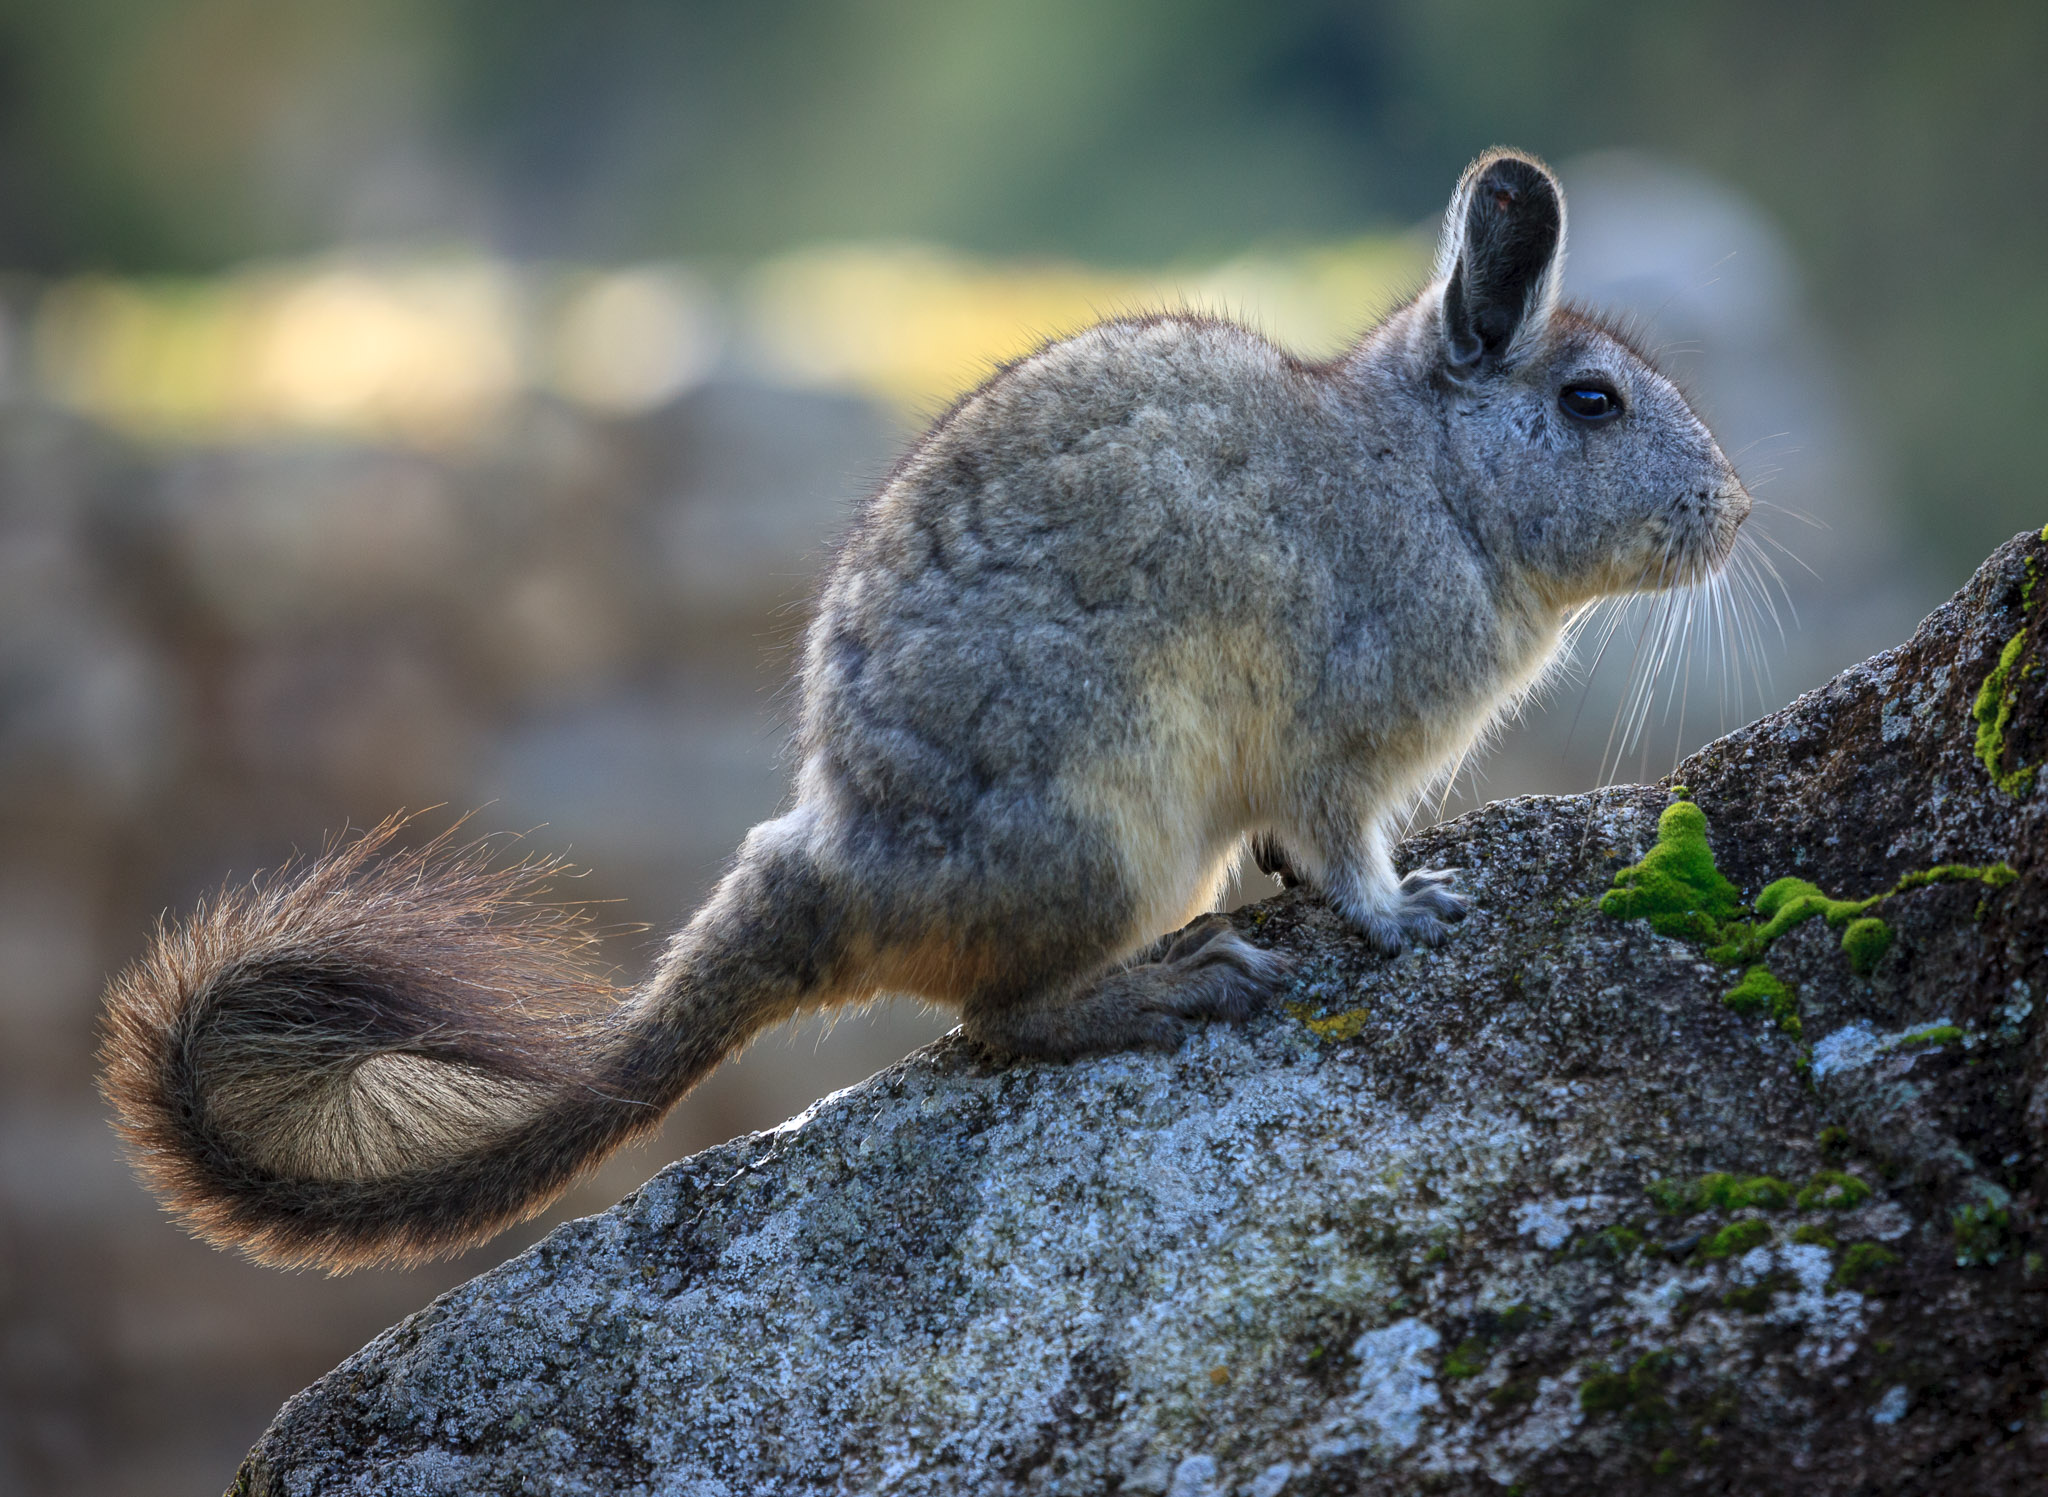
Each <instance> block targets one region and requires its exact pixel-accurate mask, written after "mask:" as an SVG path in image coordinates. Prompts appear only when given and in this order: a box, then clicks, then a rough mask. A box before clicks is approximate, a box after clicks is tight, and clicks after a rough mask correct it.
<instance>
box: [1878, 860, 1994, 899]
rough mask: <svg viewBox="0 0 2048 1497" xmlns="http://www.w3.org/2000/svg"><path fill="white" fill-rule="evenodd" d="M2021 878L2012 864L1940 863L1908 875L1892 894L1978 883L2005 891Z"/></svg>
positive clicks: (1893, 888)
mask: <svg viewBox="0 0 2048 1497" xmlns="http://www.w3.org/2000/svg"><path fill="white" fill-rule="evenodd" d="M2019 876H2020V875H2019V870H2018V869H2016V868H2014V867H2013V866H2012V864H2010V863H1940V864H1937V865H1936V866H1934V867H1932V868H1922V869H1921V870H1920V871H1919V872H1917V873H1909V874H1907V875H1906V876H1905V877H1904V878H1902V879H1900V880H1899V881H1898V882H1897V883H1896V884H1894V885H1892V893H1894V894H1903V893H1905V892H1906V891H1907V890H1908V889H1923V888H1925V887H1926V886H1927V885H1929V884H1969V883H1978V884H1988V885H1990V886H1991V887H1992V888H1994V889H2003V888H2004V887H2005V886H2006V885H2007V884H2011V883H2015V882H2017V881H2018V879H2019Z"/></svg>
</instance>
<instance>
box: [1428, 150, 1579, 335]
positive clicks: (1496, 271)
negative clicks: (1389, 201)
mask: <svg viewBox="0 0 2048 1497" xmlns="http://www.w3.org/2000/svg"><path fill="white" fill-rule="evenodd" d="M1563 263H1564V193H1563V191H1562V190H1560V189H1559V187H1558V185H1557V178H1555V177H1553V176H1552V175H1551V174H1550V169H1549V168H1548V167H1546V166H1544V165H1543V163H1542V162H1540V161H1538V160H1536V159H1535V158H1534V157H1533V156H1524V155H1522V154H1520V153H1519V152H1516V151H1489V152H1487V153H1486V154H1485V155H1484V156H1481V157H1480V158H1479V159H1478V160H1477V161H1475V162H1473V163H1472V164H1471V165H1470V166H1468V167H1467V168H1465V175H1464V176H1463V177H1461V178H1460V179H1459V180H1458V190H1457V191H1456V192H1455V193H1453V194H1452V195H1451V206H1450V208H1449V209H1448V210H1447V211H1446V212H1445V214H1444V237H1443V240H1442V242H1441V243H1440V244H1439V245H1438V247H1437V252H1436V273H1437V277H1438V279H1440V280H1441V281H1442V282H1443V286H1444V297H1443V341H1444V358H1445V361H1446V362H1447V363H1448V364H1449V365H1450V368H1451V372H1452V373H1453V374H1456V375H1460V376H1464V375H1472V374H1478V373H1481V372H1483V371H1485V370H1487V369H1489V368H1491V367H1493V366H1494V365H1496V364H1498V363H1500V362H1502V361H1503V360H1505V359H1508V358H1510V357H1511V356H1512V354H1513V352H1514V349H1515V346H1516V344H1517V343H1521V344H1523V345H1524V346H1526V344H1527V343H1528V342H1529V341H1531V340H1532V339H1533V338H1538V337H1541V336H1542V332H1543V327H1544V324H1545V323H1546V322H1547V321H1548V320H1549V318H1550V313H1551V309H1552V308H1553V307H1554V306H1556V304H1557V280H1558V272H1559V270H1560V269H1561V267H1562V265H1563Z"/></svg>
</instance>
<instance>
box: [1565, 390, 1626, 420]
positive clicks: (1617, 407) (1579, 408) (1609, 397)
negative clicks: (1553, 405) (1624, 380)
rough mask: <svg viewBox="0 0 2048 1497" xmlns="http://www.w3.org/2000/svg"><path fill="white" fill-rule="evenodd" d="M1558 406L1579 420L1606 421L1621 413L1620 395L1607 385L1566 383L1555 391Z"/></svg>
mask: <svg viewBox="0 0 2048 1497" xmlns="http://www.w3.org/2000/svg"><path fill="white" fill-rule="evenodd" d="M1557 404H1558V408H1559V409H1560V410H1562V411H1563V412H1564V413H1565V414H1566V415H1567V416H1576V417H1578V418H1579V420H1581V421H1606V420H1609V419H1610V418H1612V417H1615V416H1619V415H1620V414H1621V397H1620V396H1619V395H1617V394H1615V393H1614V391H1613V389H1612V388H1611V387H1609V386H1607V385H1566V386H1565V387H1564V388H1563V389H1562V390H1560V391H1558V392H1557Z"/></svg>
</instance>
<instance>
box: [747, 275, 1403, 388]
mask: <svg viewBox="0 0 2048 1497" xmlns="http://www.w3.org/2000/svg"><path fill="white" fill-rule="evenodd" d="M1426 265H1427V250H1426V248H1425V247H1423V246H1421V245H1418V244H1414V243H1411V242H1410V241H1409V240H1407V239H1397V238H1385V239H1372V240H1365V241H1360V242H1358V243H1355V244H1350V245H1342V246H1334V247H1328V248H1321V249H1316V250H1311V251H1307V252H1301V253H1295V254H1285V253H1271V254H1265V255H1260V256H1252V257H1246V258H1244V259H1242V260H1238V261H1234V262H1232V263H1231V264H1228V265H1225V266H1222V267H1220V268H1217V269H1213V270H1206V271H1198V272H1184V273H1173V272H1148V273H1143V274H1135V273H1133V274H1115V273H1111V272H1105V271H1099V270H1090V269H1086V268H1083V267H1079V266H1059V265H1042V266H1024V267H1019V266H1001V265H992V264H987V263H984V262H977V261H974V260H970V259H967V258H966V257H963V256H959V255H953V254H948V253H947V252H945V251H942V250H937V249H933V248H931V247H929V246H923V245H904V246H872V245H865V246H863V245H855V246H844V247H837V248H821V249H814V250H808V251H804V252H802V253H800V254H795V255H790V256H787V257H784V258H783V259H780V260H777V261H774V262H772V263H771V264H769V265H767V266H765V267H763V268H762V269H761V271H760V272H758V273H757V275H756V276H755V277H754V280H753V284H752V286H751V288H750V295H749V297H748V308H747V312H748V316H747V323H746V331H747V339H748V342H749V344H750V346H751V348H752V351H753V353H754V356H755V357H756V359H757V360H759V362H760V363H761V364H762V366H763V367H764V368H765V369H766V370H767V371H768V372H770V373H772V374H774V375H776V376H778V377H780V378H783V379H786V380H789V381H791V382H793V383H799V384H818V385H839V386H845V387H850V388H854V389H859V390H863V391H865V392H867V393H869V394H873V395H878V396H880V397H882V398H883V399H886V400H888V401H891V402H892V403H894V404H896V405H898V406H901V407H904V408H906V409H909V410H920V409H930V408H933V407H935V406H938V405H942V404H943V403H945V402H946V401H947V400H948V399H950V398H951V397H953V396H954V395H957V394H958V393H959V392H960V391H962V390H964V389H967V388H969V387H970V386H972V385H973V384H975V383H976V382H977V381H978V380H980V379H981V378H983V377H984V376H985V375H987V374H988V373H989V371H990V370H992V369H993V368H994V367H996V366H997V365H998V364H1001V363H1003V362H1005V361H1007V360H1010V359H1015V358H1017V357H1019V356H1021V355H1023V354H1026V353H1029V352H1031V351H1032V350H1033V349H1034V348H1037V347H1038V346H1039V345H1041V344H1042V343H1044V342H1045V341H1046V340H1048V339H1050V338H1055V337H1058V336H1060V335H1062V334H1065V333H1070V332H1074V331H1077V330H1079V329H1080V328H1083V327H1086V326H1087V325H1089V324H1090V323H1092V322H1096V321H1098V320H1100V319H1101V318H1103V317H1107V316H1112V315H1115V314H1118V313H1128V312H1138V311H1148V310H1156V309H1160V308H1173V309H1187V310H1192V311H1203V312H1211V313H1216V314H1219V315H1222V316H1228V317H1235V318H1239V319H1241V320H1244V321H1246V322H1249V323H1250V324H1251V325H1252V326H1254V327H1258V328H1260V329H1261V330H1262V331H1265V332H1267V333H1268V334H1270V335H1272V336H1275V337H1277V338H1278V339H1279V340H1280V341H1281V342H1283V343H1284V344H1286V345H1287V346H1289V347H1290V348H1292V349H1294V350H1296V351H1298V352H1302V353H1306V354H1310V355H1317V354H1325V353H1330V352H1334V351H1335V350H1336V349H1337V348H1339V347H1341V346H1342V344H1343V343H1344V342H1345V340H1346V339H1348V338H1349V337H1351V336H1354V335H1355V334H1356V333H1357V332H1358V330H1359V329H1361V328H1363V327H1364V326H1366V325H1367V324H1368V323H1370V322H1371V321H1372V319H1373V318H1374V317H1375V316H1377V315H1378V314H1379V313H1380V312H1382V311H1383V310H1385V308H1386V306H1387V304H1388V303H1389V302H1391V301H1392V300H1393V299H1394V298H1395V297H1397V296H1399V295H1400V294H1402V293H1403V292H1404V291H1405V290H1407V289H1408V288H1409V287H1411V286H1413V285H1418V284H1420V282H1421V279H1422V276H1423V273H1424V271H1425V268H1426Z"/></svg>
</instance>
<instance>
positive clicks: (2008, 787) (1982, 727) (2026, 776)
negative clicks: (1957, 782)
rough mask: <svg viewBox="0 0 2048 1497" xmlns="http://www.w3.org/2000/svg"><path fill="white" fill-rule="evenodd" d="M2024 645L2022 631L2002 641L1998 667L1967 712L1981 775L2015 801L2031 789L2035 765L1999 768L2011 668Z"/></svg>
mask: <svg viewBox="0 0 2048 1497" xmlns="http://www.w3.org/2000/svg"><path fill="white" fill-rule="evenodd" d="M2026 644H2027V631H2026V630H2025V629H2022V630H2020V632H2019V633H2017V634H2015V635H2014V636H2013V637H2012V638H2011V639H2009V640H2007V641H2006V642H2005V648H2004V649H2003V650H2000V651H1999V652H1998V664H1996V665H1994V666H1993V667H1991V673H1990V674H1989V675H1987V676H1986V677H1985V678H1984V684H1983V685H1982V686H1981V687H1979V688H1978V689H1977V703H1976V705H1975V706H1974V707H1972V708H1971V709H1970V715H1971V716H1972V717H1974V718H1976V720H1977V757H1978V759H1980V760H1982V761H1983V764H1984V772H1985V773H1986V774H1988V775H1990V776H1991V783H1992V784H1994V785H1996V786H1997V787H1998V788H1999V789H2000V790H2003V791H2004V792H2005V793H2006V794H2007V795H2010V796H2012V797H2013V798H2014V799H2015V800H2017V799H2018V798H2019V797H2021V796H2023V795H2025V794H2026V793H2027V792H2028V791H2029V790H2031V789H2032V788H2033V786H2034V766H2032V765H2023V764H2015V765H2014V766H2013V767H2012V768H2011V769H2003V770H2002V769H2000V768H1999V765H2000V764H2001V763H2002V762H2003V761H2004V759H2005V730H2006V729H2007V728H2009V727H2010V726H2012V710H2013V707H2014V705H2015V701H2016V697H2017V693H2016V692H2015V691H2014V689H2013V688H2014V686H2015V685H2016V684H2017V683H2016V682H2015V681H2014V679H2013V676H2014V672H2013V666H2014V665H2015V664H2017V663H2018V661H2019V658H2020V651H2021V650H2023V649H2025V648H2026Z"/></svg>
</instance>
